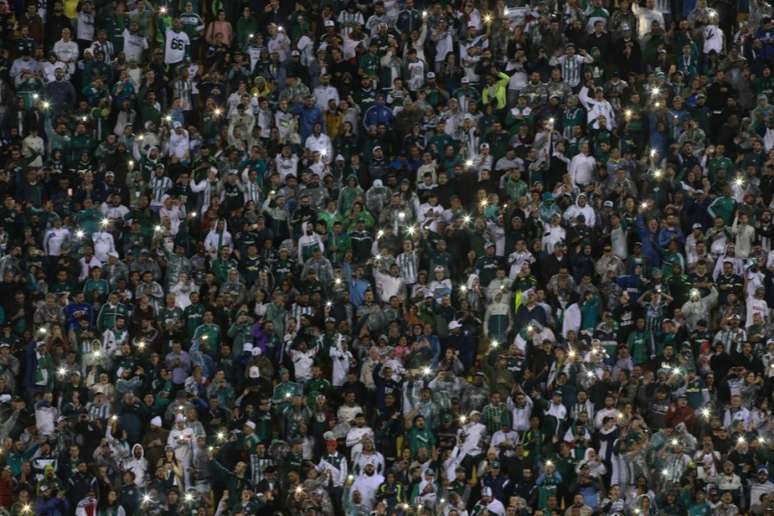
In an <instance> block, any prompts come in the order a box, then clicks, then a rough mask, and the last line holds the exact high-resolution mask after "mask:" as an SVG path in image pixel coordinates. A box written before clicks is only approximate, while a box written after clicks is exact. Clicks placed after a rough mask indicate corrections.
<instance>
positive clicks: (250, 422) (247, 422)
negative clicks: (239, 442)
mask: <svg viewBox="0 0 774 516" xmlns="http://www.w3.org/2000/svg"><path fill="white" fill-rule="evenodd" d="M245 426H249V427H250V428H252V429H253V430H255V423H253V422H252V421H249V420H248V421H245Z"/></svg>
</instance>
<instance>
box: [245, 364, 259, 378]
mask: <svg viewBox="0 0 774 516" xmlns="http://www.w3.org/2000/svg"><path fill="white" fill-rule="evenodd" d="M247 376H248V377H250V378H260V377H261V370H260V369H258V366H252V367H251V368H250V369H249V371H248V373H247Z"/></svg>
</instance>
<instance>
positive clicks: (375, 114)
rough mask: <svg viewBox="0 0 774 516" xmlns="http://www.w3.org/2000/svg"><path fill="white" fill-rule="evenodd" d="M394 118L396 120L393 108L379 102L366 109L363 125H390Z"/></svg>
mask: <svg viewBox="0 0 774 516" xmlns="http://www.w3.org/2000/svg"><path fill="white" fill-rule="evenodd" d="M393 120H395V115H393V114H392V110H391V109H390V108H388V107H387V106H385V105H384V104H378V103H377V104H374V105H373V106H371V107H370V108H368V110H367V111H366V113H365V116H364V117H363V125H364V126H365V127H368V126H371V125H378V124H385V125H390V124H391V123H392V122H393Z"/></svg>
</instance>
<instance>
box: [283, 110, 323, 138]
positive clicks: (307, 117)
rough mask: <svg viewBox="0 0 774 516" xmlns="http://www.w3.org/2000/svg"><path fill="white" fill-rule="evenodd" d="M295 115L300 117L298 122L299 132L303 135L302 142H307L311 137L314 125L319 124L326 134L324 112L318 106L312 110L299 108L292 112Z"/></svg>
mask: <svg viewBox="0 0 774 516" xmlns="http://www.w3.org/2000/svg"><path fill="white" fill-rule="evenodd" d="M291 112H292V113H293V114H294V115H298V116H299V120H298V132H299V134H300V135H301V142H302V143H303V142H305V141H306V139H307V138H308V137H309V135H311V134H312V129H314V124H317V123H319V124H320V125H321V126H322V129H323V132H325V120H323V116H322V111H320V108H318V107H317V106H312V107H310V108H308V107H306V106H297V107H295V108H294V109H292V110H291Z"/></svg>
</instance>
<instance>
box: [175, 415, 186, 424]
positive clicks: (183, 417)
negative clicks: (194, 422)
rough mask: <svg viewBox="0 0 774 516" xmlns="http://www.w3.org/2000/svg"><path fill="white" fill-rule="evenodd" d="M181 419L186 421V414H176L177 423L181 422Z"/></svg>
mask: <svg viewBox="0 0 774 516" xmlns="http://www.w3.org/2000/svg"><path fill="white" fill-rule="evenodd" d="M181 421H182V422H185V416H184V415H183V414H178V415H176V416H175V423H179V422H181Z"/></svg>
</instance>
